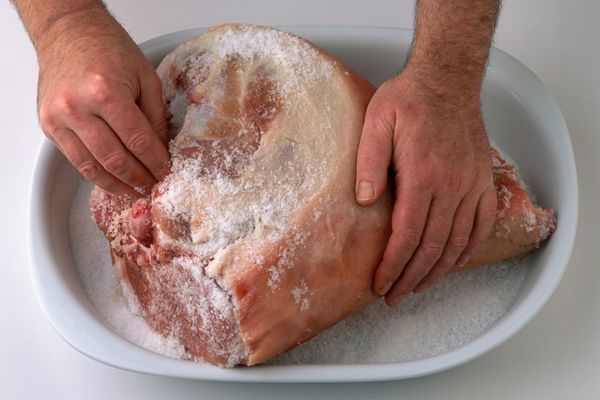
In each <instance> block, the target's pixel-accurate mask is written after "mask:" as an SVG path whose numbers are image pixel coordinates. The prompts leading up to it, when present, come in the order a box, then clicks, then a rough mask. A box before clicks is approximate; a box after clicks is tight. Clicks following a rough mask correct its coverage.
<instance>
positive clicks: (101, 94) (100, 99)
mask: <svg viewBox="0 0 600 400" xmlns="http://www.w3.org/2000/svg"><path fill="white" fill-rule="evenodd" d="M87 87H88V91H89V92H88V93H89V95H90V97H91V99H92V100H93V101H94V102H96V103H98V104H106V103H109V102H110V101H111V100H112V84H111V82H110V79H109V78H108V77H107V76H106V75H103V74H100V73H94V74H92V75H90V77H89V80H88V84H87Z"/></svg>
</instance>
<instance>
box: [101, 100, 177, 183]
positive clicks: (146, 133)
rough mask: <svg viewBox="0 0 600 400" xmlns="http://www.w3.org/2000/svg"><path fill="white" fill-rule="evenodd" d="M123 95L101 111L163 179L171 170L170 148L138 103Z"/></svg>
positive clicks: (151, 168) (139, 155)
mask: <svg viewBox="0 0 600 400" xmlns="http://www.w3.org/2000/svg"><path fill="white" fill-rule="evenodd" d="M120 98H122V99H124V100H122V101H118V102H114V103H113V105H111V106H104V107H101V109H100V110H99V111H100V112H99V113H98V115H99V116H100V117H101V118H102V119H104V121H106V122H107V123H108V125H109V126H110V127H111V128H112V130H113V131H114V132H115V133H116V134H117V136H118V137H119V138H120V139H121V142H123V144H124V145H125V147H126V148H127V149H129V151H130V152H131V153H132V154H133V155H134V156H135V157H136V158H137V159H138V160H139V161H140V162H141V163H142V164H143V165H144V166H145V167H146V168H147V169H148V171H150V173H151V174H152V175H153V176H154V178H156V180H161V179H162V178H164V177H165V176H166V175H168V174H169V172H170V166H169V152H168V151H167V148H166V147H165V145H164V144H163V142H161V140H160V138H159V136H158V134H157V133H156V132H155V131H154V129H152V126H151V125H150V122H148V119H146V116H145V115H144V113H142V111H141V110H140V109H139V108H138V106H137V104H135V102H134V101H133V100H131V101H127V99H126V97H124V96H121V97H120Z"/></svg>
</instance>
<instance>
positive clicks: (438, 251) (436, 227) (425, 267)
mask: <svg viewBox="0 0 600 400" xmlns="http://www.w3.org/2000/svg"><path fill="white" fill-rule="evenodd" d="M456 207H457V204H455V203H454V202H451V201H450V200H448V199H444V200H442V199H441V198H434V199H433V200H432V202H431V206H430V208H429V213H428V215H427V223H426V226H425V231H424V232H423V237H422V238H421V243H420V245H419V247H418V248H417V250H416V251H415V252H414V254H413V256H412V258H411V259H410V261H409V262H408V264H407V265H406V268H404V270H403V271H402V275H401V276H400V279H398V280H397V281H396V283H394V285H393V286H392V288H391V290H390V291H389V292H388V293H387V295H386V301H387V303H388V304H389V305H390V306H392V307H395V306H397V305H398V304H399V303H400V302H401V301H402V299H403V298H404V297H406V296H407V295H408V294H409V293H410V292H412V290H413V289H414V288H415V286H417V284H418V283H419V281H420V280H421V279H423V277H424V276H425V275H427V274H428V273H429V271H430V270H431V268H432V267H433V265H434V264H435V263H436V262H437V261H438V260H439V258H440V257H441V256H442V254H443V252H444V247H445V246H446V242H447V241H448V237H449V235H450V229H451V227H452V217H453V216H454V214H455V211H456Z"/></svg>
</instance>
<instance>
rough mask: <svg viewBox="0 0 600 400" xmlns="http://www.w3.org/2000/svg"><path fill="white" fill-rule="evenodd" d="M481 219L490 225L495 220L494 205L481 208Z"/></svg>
mask: <svg viewBox="0 0 600 400" xmlns="http://www.w3.org/2000/svg"><path fill="white" fill-rule="evenodd" d="M480 218H481V221H482V223H484V224H486V225H491V224H493V223H494V221H496V207H495V205H494V206H490V207H485V208H484V209H482V210H481V216H480Z"/></svg>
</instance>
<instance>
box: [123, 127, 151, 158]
mask: <svg viewBox="0 0 600 400" xmlns="http://www.w3.org/2000/svg"><path fill="white" fill-rule="evenodd" d="M150 144H151V139H150V135H148V134H147V133H145V132H144V133H138V134H135V135H132V136H131V138H130V139H129V141H128V142H127V148H128V149H130V150H131V151H133V152H134V153H136V154H144V153H146V152H148V150H150Z"/></svg>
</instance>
